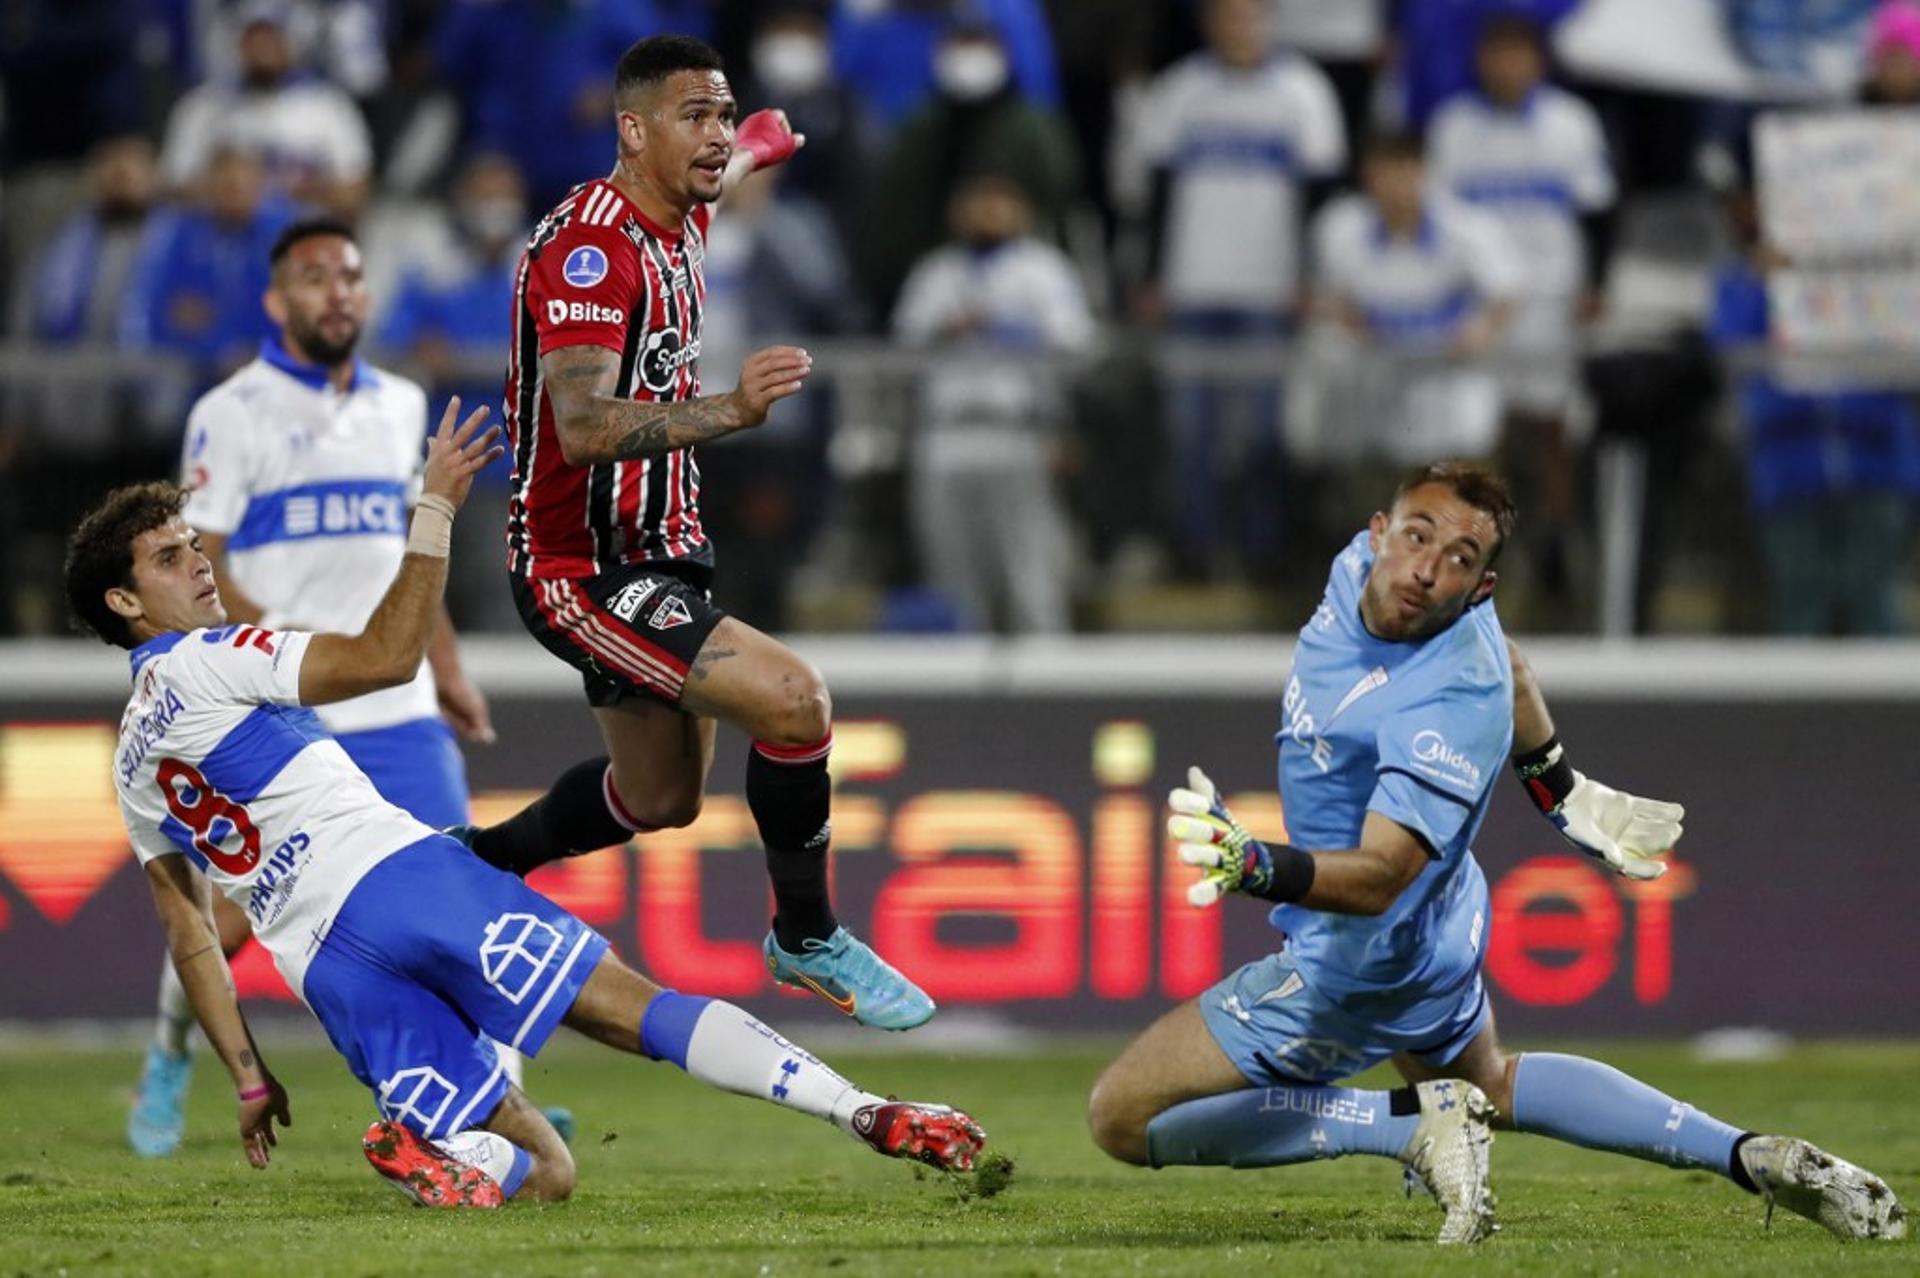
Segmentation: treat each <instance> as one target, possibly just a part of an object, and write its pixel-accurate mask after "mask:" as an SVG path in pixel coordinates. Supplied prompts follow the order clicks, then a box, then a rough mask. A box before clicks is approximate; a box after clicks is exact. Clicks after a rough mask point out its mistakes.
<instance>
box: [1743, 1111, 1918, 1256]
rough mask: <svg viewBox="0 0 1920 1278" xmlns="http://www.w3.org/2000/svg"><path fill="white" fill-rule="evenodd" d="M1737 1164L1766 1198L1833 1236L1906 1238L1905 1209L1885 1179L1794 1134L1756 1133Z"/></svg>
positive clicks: (1769, 1218)
mask: <svg viewBox="0 0 1920 1278" xmlns="http://www.w3.org/2000/svg"><path fill="white" fill-rule="evenodd" d="M1740 1163H1741V1165H1742V1166H1743V1167H1745V1168H1746V1172H1747V1176H1748V1177H1749V1178H1750V1179H1752V1181H1753V1183H1754V1185H1755V1186H1757V1187H1758V1188H1759V1190H1760V1194H1761V1196H1762V1197H1763V1198H1765V1199H1766V1200H1767V1224H1768V1226H1769V1227H1771V1226H1772V1224H1773V1209H1774V1206H1775V1205H1776V1204H1778V1205H1779V1206H1781V1207H1785V1208H1786V1209H1787V1210H1788V1211H1791V1212H1795V1213H1797V1214H1799V1215H1802V1216H1805V1217H1806V1218H1807V1219H1808V1220H1811V1221H1814V1222H1815V1223H1817V1224H1820V1225H1824V1226H1825V1227H1826V1229H1827V1232H1828V1233H1830V1234H1832V1235H1833V1236H1834V1237H1836V1238H1841V1239H1845V1240H1846V1241H1849V1242H1851V1241H1853V1240H1854V1239H1856V1238H1885V1239H1888V1240H1893V1239H1899V1238H1905V1237H1906V1236H1907V1209H1906V1208H1904V1207H1902V1206H1901V1205H1900V1204H1899V1202H1898V1201H1897V1200H1896V1199H1895V1198H1894V1196H1893V1191H1892V1190H1891V1189H1889V1188H1887V1182H1886V1181H1884V1180H1881V1179H1880V1178H1879V1177H1878V1176H1876V1175H1874V1174H1873V1173H1872V1172H1870V1171H1867V1170H1866V1169H1864V1168H1860V1167H1855V1166H1854V1165H1853V1164H1852V1163H1850V1162H1848V1161H1847V1160H1846V1159H1844V1158H1835V1157H1834V1156H1833V1155H1832V1154H1829V1153H1828V1152H1827V1151H1826V1150H1824V1149H1821V1148H1819V1147H1818V1146H1816V1145H1810V1144H1808V1143H1807V1142H1806V1141H1804V1140H1800V1139H1798V1138H1797V1137H1793V1136H1755V1137H1754V1138H1753V1139H1752V1140H1750V1141H1748V1142H1747V1143H1746V1144H1744V1145H1742V1146H1740Z"/></svg>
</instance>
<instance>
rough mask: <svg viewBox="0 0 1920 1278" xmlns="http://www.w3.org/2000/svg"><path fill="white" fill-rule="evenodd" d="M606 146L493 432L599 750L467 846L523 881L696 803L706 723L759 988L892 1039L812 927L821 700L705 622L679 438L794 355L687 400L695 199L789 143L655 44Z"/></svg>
mask: <svg viewBox="0 0 1920 1278" xmlns="http://www.w3.org/2000/svg"><path fill="white" fill-rule="evenodd" d="M614 105H615V111H616V122H617V124H618V130H619V155H618V159H617V162H616V163H615V165H614V169H613V173H612V174H611V176H609V177H606V178H602V179H597V180H595V181H592V182H588V183H586V184H585V185H582V186H579V187H576V188H575V189H574V190H573V192H572V193H571V194H569V195H568V196H567V198H566V199H565V200H563V201H561V202H560V204H559V205H558V206H556V207H555V208H554V209H553V211H552V212H550V213H548V214H547V215H546V217H544V218H542V219H541V221H540V223H539V225H538V226H536V227H535V228H534V231H533V235H532V237H531V238H530V240H529V241H528V244H527V251H526V255H525V257H524V258H523V259H522V261H521V263H520V269H519V274H518V278H517V281H516V286H515V300H514V342H513V352H512V357H511V359H512V362H511V364H510V366H509V369H508V374H507V389H506V421H507V430H508V436H509V445H510V448H511V451H512V456H513V468H514V481H513V482H514V488H513V499H512V503H511V506H510V507H509V512H508V520H507V564H508V570H509V573H510V575H511V577H512V583H513V590H514V596H515V599H516V601H517V602H518V604H519V607H520V614H521V617H522V618H523V619H524V620H525V622H526V624H527V628H528V629H529V630H530V631H532V633H533V635H534V637H535V638H537V639H538V640H539V641H540V642H541V644H542V645H543V646H545V647H546V648H547V649H548V650H549V651H551V652H553V653H554V654H555V655H556V656H558V657H560V658H561V659H562V660H563V661H566V662H567V663H568V664H570V665H572V666H574V667H575V668H576V669H578V670H579V671H580V672H581V675H582V677H583V679H584V681H585V685H586V694H587V701H588V703H589V704H590V705H591V706H592V707H593V712H594V716H595V718H596V719H597V720H598V721H599V724H600V731H601V735H602V737H603V738H604V739H605V741H606V745H607V756H606V757H602V758H599V759H594V760H590V761H588V762H586V763H582V764H580V765H577V766H576V767H575V768H573V769H572V770H570V771H569V772H568V773H567V774H566V775H564V776H563V777H562V778H561V780H560V782H559V783H558V784H557V785H556V786H555V787H554V789H553V791H551V792H550V793H549V795H548V796H546V797H545V798H543V799H541V800H540V801H539V802H537V803H535V804H534V805H533V806H532V807H529V808H528V809H527V810H526V811H524V812H522V813H521V814H519V815H518V816H516V817H515V818H513V819H512V820H510V821H508V822H506V823H504V824H503V825H501V826H496V827H493V828H492V829H490V830H486V831H481V832H478V833H476V834H475V835H473V848H474V850H475V851H476V852H477V853H479V854H480V855H481V856H482V857H483V858H485V859H486V860H488V861H490V862H492V863H493V864H496V865H499V866H502V867H503V868H507V869H511V870H514V871H516V872H519V873H525V872H526V871H527V870H528V869H531V868H533V867H534V866H535V865H538V864H540V863H541V862H542V861H543V860H546V859H548V858H550V857H551V856H552V855H554V854H555V851H556V850H562V849H564V850H571V851H589V850H592V849H594V848H599V847H604V846H606V845H608V844H610V843H617V842H621V841H623V840H625V839H626V838H628V837H629V836H631V835H632V834H634V833H643V832H645V831H647V830H650V829H657V828H660V827H663V826H683V825H686V824H688V823H690V822H691V821H692V820H693V819H694V818H695V817H696V816H697V815H698V814H699V811H700V805H701V799H702V796H703V794H704V791H705V788H706V779H707V772H708V770H709V768H710V767H711V766H712V763H713V741H714V726H715V724H716V722H718V721H722V720H724V721H725V722H727V723H730V724H733V725H734V726H735V727H737V728H739V729H741V730H742V731H744V732H746V733H747V734H748V735H749V736H750V737H751V738H752V741H753V748H752V749H751V750H750V751H749V752H748V762H747V778H746V790H747V804H748V806H749V807H750V808H751V809H752V811H753V815H754V820H755V821H756V823H757V824H758V826H759V829H760V838H761V841H762V843H764V844H765V846H766V854H767V870H768V874H769V876H770V877H771V879H772V880H773V892H774V900H775V904H776V909H775V916H774V920H773V929H772V931H771V932H770V933H769V934H768V936H767V939H766V942H765V946H764V952H765V954H766V959H767V966H768V968H769V969H770V970H771V971H772V973H773V975H774V976H775V977H776V978H777V979H778V980H780V981H781V982H783V983H785V984H788V985H793V986H797V987H800V988H804V989H810V990H812V991H813V992H814V993H816V994H818V995H820V996H821V997H823V998H825V999H827V1000H828V1001H829V1002H831V1003H833V1004H834V1005H835V1006H836V1007H838V1008H839V1009H840V1010H841V1011H842V1012H845V1013H846V1014H847V1015H849V1016H851V1017H853V1018H854V1019H855V1020H857V1021H859V1022H861V1023H862V1024H866V1025H874V1026H878V1027H881V1028H884V1029H911V1028H913V1027H914V1026H916V1025H919V1024H921V1023H923V1022H924V1021H925V1020H926V1019H927V1018H928V1017H930V1016H931V1015H933V1010H934V1007H933V1002H932V1000H931V999H929V998H928V997H927V996H926V994H925V993H924V992H922V991H921V990H920V989H919V988H918V987H917V986H915V985H914V984H913V983H912V982H911V981H909V980H908V979H906V978H905V977H904V976H902V975H901V974H900V973H899V972H897V971H896V970H894V969H893V968H892V967H890V966H889V965H888V964H886V963H885V962H884V961H882V960H881V959H880V958H879V957H878V956H877V955H876V954H874V952H873V951H872V950H871V949H869V948H868V947H867V946H866V945H865V944H864V943H863V942H861V941H859V940H857V939H855V938H854V937H853V935H852V934H851V933H849V932H848V931H847V929H845V928H844V927H841V926H840V925H839V923H838V922H837V920H836V919H835V918H834V914H833V908H832V904H831V902H830V901H829V900H828V892H827V874H826V854H827V844H828V839H829V835H830V825H829V821H828V815H829V813H828V807H829V799H830V784H829V781H828V776H827V756H828V752H829V750H830V748H831V746H832V741H833V737H832V722H831V702H830V700H829V698H828V694H827V687H826V684H825V682H824V681H823V680H822V679H821V677H820V673H819V672H818V671H817V670H815V669H814V668H813V667H812V666H811V665H809V664H808V663H807V662H806V661H804V660H802V659H801V658H800V657H799V656H797V655H796V654H795V653H793V652H792V651H791V650H789V649H788V648H787V647H786V646H784V645H783V644H781V643H779V642H777V641H776V640H774V639H772V638H770V637H768V636H767V635H764V634H762V633H760V632H759V631H757V630H755V629H754V628H752V627H751V626H748V625H746V624H745V623H743V622H741V621H739V620H738V619H737V618H734V617H730V616H728V615H727V614H726V613H724V612H723V611H721V610H720V609H718V608H716V607H714V606H713V604H712V602H711V601H710V599H709V598H708V586H709V584H710V583H711V581H712V577H713V546H712V543H711V542H710V541H709V540H708V538H707V535H706V532H705V530H704V529H703V527H702V526H701V522H700V467H699V464H698V462H697V461H696V460H695V457H694V449H695V447H696V446H697V445H701V444H707V443H711V442H714V441H716V440H720V439H723V438H724V437H726V436H727V435H731V434H733V433H734V432H736V431H741V430H751V429H754V428H756V427H758V426H760V425H761V424H762V423H763V422H765V421H766V419H767V412H768V410H769V409H770V408H771V407H772V406H773V405H774V404H775V403H777V402H778V401H780V400H782V399H785V398H787V397H788V396H791V395H795V394H797V393H799V391H800V389H801V388H802V387H803V386H804V385H805V384H806V379H807V374H808V372H809V371H810V370H811V367H812V361H811V359H810V357H809V356H808V355H807V352H806V351H804V350H802V349H800V348H799V347H794V346H774V347H769V348H767V349H765V350H761V351H756V352H755V353H754V354H752V355H751V356H749V357H748V358H747V360H746V362H745V364H744V365H743V366H742V367H741V369H740V377H739V382H738V384H737V385H736V386H735V388H734V389H733V390H731V391H727V392H725V393H722V394H703V393H702V387H701V382H700V370H699V357H700V332H701V325H700V317H701V309H702V306H703V304H704V301H705V297H706V277H705V259H706V236H707V228H708V225H709V223H710V221H711V219H712V216H713V206H714V205H715V204H716V203H717V202H718V201H719V200H720V199H721V198H722V197H723V196H724V195H725V194H726V192H727V191H729V190H731V189H732V188H733V187H734V186H735V185H737V184H738V183H739V182H740V181H741V180H742V179H744V178H745V177H746V176H747V175H748V174H750V173H752V172H753V171H754V170H755V169H756V168H760V167H764V166H768V165H773V164H778V163H780V162H781V161H783V160H785V159H786V158H787V157H788V156H790V155H791V154H793V152H794V150H795V149H796V148H797V147H798V146H800V145H801V144H802V142H803V141H804V139H803V138H800V137H798V136H796V135H795V134H794V133H793V132H792V130H791V129H790V128H789V127H788V125H787V121H786V117H785V116H784V115H783V114H781V113H780V112H778V111H761V112H758V113H756V114H754V115H752V116H750V117H748V118H747V119H746V120H744V121H740V122H739V123H738V125H737V126H736V123H735V118H734V117H735V103H734V98H733V92H732V90H731V89H730V88H729V87H728V84H727V77H726V74H725V72H724V70H723V69H722V66H721V62H720V57H719V55H718V54H716V53H715V52H714V51H713V50H712V49H711V48H709V47H708V46H706V45H705V44H702V43H701V42H700V41H698V40H693V39H688V38H686V37H682V36H657V37H653V38H651V39H647V40H642V41H640V42H639V43H638V44H636V45H634V46H633V47H632V48H631V49H629V50H627V52H626V54H625V56H623V57H622V58H621V59H620V65H619V69H618V72H617V73H616V76H615V83H614Z"/></svg>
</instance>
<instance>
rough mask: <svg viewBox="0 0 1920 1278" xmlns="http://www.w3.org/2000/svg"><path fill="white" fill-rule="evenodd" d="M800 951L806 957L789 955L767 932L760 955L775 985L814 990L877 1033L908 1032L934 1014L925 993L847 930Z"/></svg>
mask: <svg viewBox="0 0 1920 1278" xmlns="http://www.w3.org/2000/svg"><path fill="white" fill-rule="evenodd" d="M801 948H802V949H803V950H804V951H805V952H804V953H802V954H790V953H788V952H787V951H786V950H783V949H781V948H780V943H779V942H778V941H776V940H774V938H773V933H771V932H769V933H767V939H766V943H765V944H764V945H762V946H761V952H762V953H763V954H765V955H766V958H767V970H768V971H769V972H772V973H773V979H774V980H776V981H779V982H780V983H781V984H782V985H792V986H795V987H797V988H799V989H803V990H812V991H813V992H814V993H815V994H818V995H819V996H820V997H821V998H823V999H825V1000H827V1002H829V1003H831V1004H833V1005H834V1006H835V1007H837V1008H839V1009H840V1010H841V1011H843V1012H845V1013H846V1014H847V1015H848V1016H851V1017H852V1018H853V1019H854V1020H856V1021H859V1022H860V1023H861V1024H862V1025H871V1026H873V1027H874V1028H875V1029H886V1030H909V1029H912V1028H913V1027H914V1026H916V1025H924V1024H926V1022H927V1020H928V1018H929V1017H931V1016H932V1015H933V1010H934V1008H933V1000H932V999H930V998H928V997H927V995H926V992H925V991H924V990H922V989H921V988H920V987H919V986H918V985H915V984H914V983H913V982H912V981H909V980H908V979H907V978H906V977H904V976H902V975H901V974H900V973H899V972H898V971H897V970H895V969H894V968H893V966H892V965H890V964H889V963H888V962H887V961H886V960H885V959H883V958H881V957H880V956H879V955H878V954H875V953H874V952H873V949H872V947H871V946H869V945H868V944H867V943H866V942H864V941H861V940H858V939H857V938H855V936H854V935H853V933H851V932H849V931H847V929H846V928H844V927H837V928H835V929H834V930H833V935H832V936H830V937H828V938H827V939H826V940H824V941H820V940H814V939H812V938H809V939H808V940H807V942H806V944H805V945H804V946H802V947H801Z"/></svg>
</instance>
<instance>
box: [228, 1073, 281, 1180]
mask: <svg viewBox="0 0 1920 1278" xmlns="http://www.w3.org/2000/svg"><path fill="white" fill-rule="evenodd" d="M276 1118H277V1119H279V1120H280V1125H281V1126H282V1127H291V1126H293V1111H292V1110H291V1109H289V1108H288V1107H287V1089H286V1088H284V1087H282V1086H280V1080H279V1079H277V1078H275V1077H274V1076H273V1075H271V1074H269V1075H267V1094H266V1095H265V1096H261V1097H257V1098H255V1099H254V1100H250V1101H241V1102H240V1145H241V1148H243V1149H245V1150H246V1151H247V1161H248V1162H250V1163H252V1164H253V1165H254V1166H255V1167H265V1166H266V1165H267V1160H268V1158H269V1157H270V1155H269V1154H268V1153H267V1151H268V1150H269V1149H271V1148H272V1147H273V1146H274V1145H276V1144H278V1143H279V1142H278V1141H277V1140H276V1139H275V1138H274V1134H273V1120H274V1119H276Z"/></svg>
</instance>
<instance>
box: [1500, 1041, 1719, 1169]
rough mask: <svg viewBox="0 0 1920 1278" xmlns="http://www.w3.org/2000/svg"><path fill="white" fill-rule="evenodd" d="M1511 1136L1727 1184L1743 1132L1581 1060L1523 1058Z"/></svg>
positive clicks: (1515, 1091)
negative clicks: (1711, 1175)
mask: <svg viewBox="0 0 1920 1278" xmlns="http://www.w3.org/2000/svg"><path fill="white" fill-rule="evenodd" d="M1513 1125H1514V1128H1515V1130H1517V1131H1523V1132H1532V1133H1534V1134H1535V1135H1538V1136H1551V1137H1553V1139H1555V1140H1564V1141H1566V1142H1568V1143H1569V1144H1573V1145H1585V1146H1586V1147H1587V1148H1588V1149H1604V1150H1607V1151H1608V1152H1610V1153H1615V1154H1631V1155H1632V1156H1633V1157H1635V1158H1645V1159H1647V1160H1648V1161H1650V1162H1656V1163H1665V1164H1666V1165H1667V1166H1669V1167H1705V1168H1708V1169H1709V1170H1712V1171H1717V1172H1719V1173H1720V1174H1721V1175H1722V1176H1726V1177H1728V1178H1729V1179H1734V1178H1735V1173H1734V1171H1733V1166H1732V1163H1733V1149H1734V1146H1735V1145H1736V1144H1737V1143H1738V1142H1739V1140H1740V1138H1741V1137H1742V1136H1744V1135H1746V1133H1745V1132H1744V1131H1742V1130H1741V1129H1740V1128H1738V1127H1729V1126H1727V1125H1726V1124H1725V1123H1723V1122H1721V1121H1720V1120H1719V1119H1717V1118H1715V1117H1713V1116H1712V1115H1711V1114H1703V1113H1701V1112H1700V1111H1699V1110H1697V1109H1695V1108H1694V1107H1693V1106H1691V1105H1688V1104H1685V1103H1683V1102H1681V1101H1677V1100H1675V1099H1674V1098H1673V1097H1671V1096H1669V1095H1667V1094H1666V1093H1665V1092H1661V1091H1656V1090H1654V1089H1653V1088H1651V1087H1649V1086H1647V1085H1646V1084H1645V1083H1643V1082H1641V1081H1640V1080H1638V1079H1636V1078H1629V1077H1628V1076H1627V1075H1625V1074H1622V1073H1621V1072H1620V1071H1619V1070H1617V1069H1615V1068H1614V1067H1613V1066H1611V1065H1603V1064H1601V1063H1600V1062H1599V1061H1592V1060H1588V1059H1587V1058H1585V1057H1584V1056H1561V1055H1559V1054H1557V1053H1554V1052H1528V1053H1527V1054H1526V1055H1524V1056H1522V1057H1521V1058H1520V1064H1519V1065H1518V1066H1516V1067H1515V1069H1514V1073H1513Z"/></svg>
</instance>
